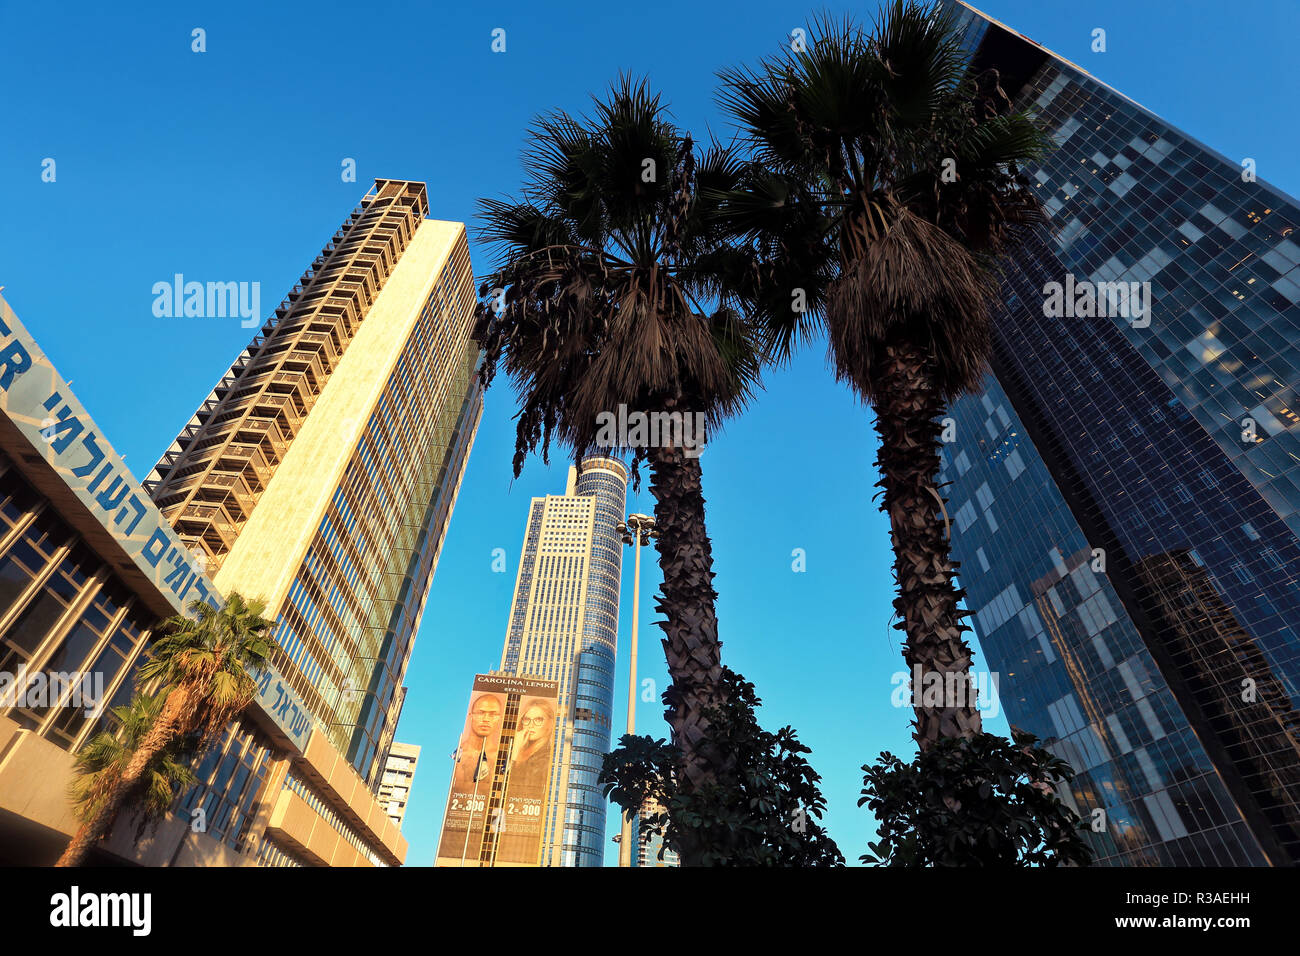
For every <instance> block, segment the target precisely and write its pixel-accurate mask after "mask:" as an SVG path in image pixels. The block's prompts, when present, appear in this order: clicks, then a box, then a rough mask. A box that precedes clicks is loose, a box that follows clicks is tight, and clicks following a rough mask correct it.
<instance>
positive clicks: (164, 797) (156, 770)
mask: <svg viewBox="0 0 1300 956" xmlns="http://www.w3.org/2000/svg"><path fill="white" fill-rule="evenodd" d="M162 705H163V698H162V697H160V696H152V697H151V696H149V695H147V694H136V695H135V696H134V697H132V698H131V700H130V701H129V702H128V703H127V704H125V705H123V706H121V707H114V708H113V710H112V712H111V713H112V715H113V716H114V717H115V718H116V719H117V724H118V726H117V729H116V731H115V732H114V731H108V730H103V731H100V732H99V733H98V734H96V735H95V736H94V737H92V738H91V739H90V740H89V741H88V742H87V743H86V746H85V747H83V748H82V749H81V751H80V752H79V753H78V754H77V759H76V763H75V767H76V774H77V776H76V778H75V779H74V780H73V782H72V785H71V787H70V788H69V795H70V796H71V798H72V803H73V807H74V809H75V811H76V814H77V816H78V817H79V818H80V819H81V820H92V819H95V818H96V817H97V816H98V815H99V814H100V812H101V811H102V810H103V809H104V806H105V805H106V803H107V801H108V800H109V799H110V798H111V797H112V796H113V794H114V793H115V792H116V791H117V789H118V784H119V783H120V782H121V780H122V776H123V774H124V772H125V771H126V768H127V765H128V764H130V763H131V759H132V758H133V757H134V756H135V754H136V753H137V752H138V751H139V749H140V745H141V743H142V742H143V741H144V739H145V737H146V736H147V735H148V732H149V729H150V728H151V727H152V726H153V724H154V721H156V720H157V719H158V715H159V713H160V712H161V711H162ZM192 743H193V741H192V740H188V739H186V738H183V737H177V738H175V739H174V740H173V741H172V743H171V744H169V745H168V746H166V747H164V748H163V749H161V750H159V751H157V752H156V753H155V754H154V755H153V757H152V758H151V759H150V760H149V762H148V764H147V765H146V766H145V770H144V774H143V775H142V777H141V780H140V783H139V784H138V786H137V793H138V794H139V795H140V797H141V799H140V801H139V810H140V830H139V833H143V832H144V828H145V827H146V826H148V825H149V824H150V823H154V822H156V821H157V820H159V819H161V818H162V816H163V815H164V814H165V813H166V812H167V810H168V808H169V807H170V806H171V804H172V801H173V800H175V798H176V794H177V792H179V790H180V789H181V788H184V787H187V786H189V785H190V784H192V783H194V780H195V777H194V771H193V770H191V769H190V763H191V762H192V757H193V755H192V753H190V752H189V745H190V744H192Z"/></svg>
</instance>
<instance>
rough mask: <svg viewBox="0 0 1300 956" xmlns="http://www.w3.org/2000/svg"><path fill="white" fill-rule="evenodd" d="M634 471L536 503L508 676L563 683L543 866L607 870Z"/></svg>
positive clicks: (594, 465) (579, 484)
mask: <svg viewBox="0 0 1300 956" xmlns="http://www.w3.org/2000/svg"><path fill="white" fill-rule="evenodd" d="M627 479H628V473H627V468H626V467H625V466H624V465H623V463H622V462H620V461H618V460H617V459H613V458H606V457H602V456H595V457H591V458H587V459H584V460H583V462H582V468H581V471H580V472H579V471H578V470H577V469H574V468H570V469H569V481H568V487H567V488H566V489H565V493H564V494H563V495H547V496H546V497H545V498H534V499H533V500H532V504H531V507H530V509H529V516H528V527H527V530H526V531H525V534H524V547H523V553H522V555H521V557H520V561H519V574H518V577H517V579H516V582H515V596H514V600H513V602H512V604H511V608H510V622H509V625H508V627H507V631H506V640H505V649H504V651H503V653H502V657H501V672H502V673H505V674H513V675H517V676H521V677H522V676H527V677H541V678H546V679H548V680H554V681H557V682H559V685H560V691H559V700H558V704H557V711H556V729H555V747H554V750H553V753H554V760H553V764H552V767H551V779H550V784H549V791H548V794H549V796H548V799H547V801H546V819H545V820H544V823H543V829H542V849H541V860H540V863H541V865H542V866H601V865H602V864H603V862H604V855H605V843H606V840H605V814H606V808H607V806H608V803H607V801H606V800H605V798H604V796H603V794H602V793H601V788H600V787H599V786H598V785H597V782H596V781H597V778H598V777H599V775H600V768H601V763H602V761H603V760H604V756H605V754H606V753H608V752H609V748H610V734H611V731H612V729H613V711H614V659H615V651H616V649H617V645H618V594H619V580H620V574H621V570H622V566H623V565H622V562H623V550H622V539H621V536H620V535H619V533H618V530H617V526H618V523H619V522H620V521H622V520H623V514H624V508H625V506H626V504H627Z"/></svg>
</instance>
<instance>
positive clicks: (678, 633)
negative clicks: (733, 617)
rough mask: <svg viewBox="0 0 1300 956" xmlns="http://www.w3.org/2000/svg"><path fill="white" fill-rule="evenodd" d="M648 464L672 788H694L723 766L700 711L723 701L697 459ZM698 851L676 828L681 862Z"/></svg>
mask: <svg viewBox="0 0 1300 956" xmlns="http://www.w3.org/2000/svg"><path fill="white" fill-rule="evenodd" d="M650 468H651V476H650V492H651V494H652V495H654V498H655V528H656V529H657V530H658V532H659V537H658V538H657V539H656V541H655V548H656V550H657V551H658V552H659V567H660V568H661V569H662V570H663V578H664V580H663V587H662V590H661V593H660V597H659V598H658V600H657V603H656V608H657V610H658V611H659V612H660V613H661V614H663V615H664V617H665V620H663V621H660V622H658V623H659V626H660V627H661V628H663V631H664V639H663V646H664V656H665V657H666V658H667V662H668V673H669V676H670V677H671V678H672V686H671V687H670V688H669V689H668V693H667V695H666V698H667V702H668V714H667V719H668V723H669V725H670V726H671V727H672V731H673V742H674V743H675V744H676V745H677V747H678V748H679V749H680V750H681V754H682V757H681V766H680V767H679V768H678V779H677V787H678V790H679V792H681V793H683V794H692V793H695V792H697V791H699V790H700V789H701V788H702V787H705V786H707V785H709V784H710V783H713V782H716V781H717V779H718V778H719V777H720V776H722V775H723V774H724V773H725V772H726V769H727V765H728V760H727V755H725V754H722V753H719V752H717V751H716V748H715V747H714V745H713V743H712V738H711V735H710V733H709V721H708V719H707V717H706V716H705V713H704V711H705V709H706V708H708V707H716V706H718V705H719V704H721V703H722V701H721V698H720V685H721V680H722V654H721V646H722V645H721V642H720V641H719V640H718V618H717V612H716V610H715V608H714V602H715V601H716V599H717V592H716V591H714V589H713V549H712V546H711V545H710V543H709V536H708V534H707V533H706V531H705V527H704V490H703V487H702V485H701V483H700V461H699V459H698V458H688V457H686V455H685V454H684V453H683V450H682V449H680V448H653V449H651V450H650ZM701 850H702V847H701V846H700V841H699V839H698V837H697V836H696V835H695V834H692V833H689V832H682V833H681V834H680V838H679V845H678V847H677V851H678V855H679V856H680V858H681V862H682V864H683V865H684V866H694V865H698V863H697V861H698V860H699V858H700V854H701Z"/></svg>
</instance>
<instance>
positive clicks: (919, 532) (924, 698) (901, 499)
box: [876, 338, 981, 750]
mask: <svg viewBox="0 0 1300 956" xmlns="http://www.w3.org/2000/svg"><path fill="white" fill-rule="evenodd" d="M879 364H880V370H879V371H880V380H879V383H878V384H879V387H878V388H877V389H876V393H877V394H878V395H879V396H880V398H879V400H878V401H877V402H876V432H877V434H878V435H879V436H880V454H879V457H878V458H877V459H876V465H877V466H878V467H879V468H880V473H881V476H882V478H881V481H880V487H882V488H884V491H885V494H884V503H883V504H882V505H881V510H882V511H884V512H885V513H886V514H888V515H889V525H890V529H891V537H892V541H893V546H894V578H895V581H896V583H897V586H898V596H897V597H896V598H895V599H894V609H895V610H896V611H897V612H898V615H899V617H900V618H902V621H901V622H900V623H898V624H896V625H894V626H895V627H896V628H897V629H899V630H902V631H904V632H905V633H906V635H907V642H906V644H904V647H903V659H904V660H906V661H907V666H908V671H909V675H910V676H911V678H912V680H913V688H912V693H913V703H914V707H915V710H916V722H915V726H916V733H915V734H914V736H915V738H916V741H917V744H918V745H919V746H920V748H921V749H922V750H926V749H928V748H929V747H931V746H932V745H934V744H935V743H937V742H938V741H939V740H940V739H942V738H946V737H964V738H968V739H969V738H972V737H974V736H975V735H976V734H978V733H980V732H981V723H980V713H979V710H978V709H977V707H976V701H975V690H974V685H973V684H972V683H971V681H970V668H971V656H972V654H971V648H970V645H968V644H967V643H966V642H965V641H964V640H963V639H962V633H963V632H964V631H969V630H970V628H969V627H967V626H966V625H964V624H962V623H961V621H962V618H964V617H966V616H968V615H967V612H966V611H963V610H962V609H961V599H962V598H963V597H964V596H965V591H963V590H962V589H961V588H958V587H956V586H955V585H954V584H953V577H954V575H955V574H956V566H955V565H954V564H953V563H952V559H951V552H950V543H949V540H948V530H947V527H946V521H945V519H944V517H943V516H942V514H941V501H942V499H941V498H940V496H939V490H938V488H937V487H936V483H935V479H936V477H937V476H938V474H939V453H938V448H939V434H940V431H941V425H940V424H939V422H938V418H939V416H940V415H941V414H942V413H943V411H944V403H943V401H942V399H941V398H940V396H939V394H938V392H937V390H936V389H935V385H934V379H933V377H932V375H931V373H930V366H929V363H928V362H927V360H926V357H925V355H924V354H923V353H922V351H921V350H920V349H919V348H918V347H917V346H916V345H914V344H913V343H911V342H908V341H904V340H902V339H901V338H900V340H898V341H896V342H894V343H893V344H890V345H887V346H886V347H885V357H884V359H883V361H881V362H880V363H879ZM918 667H919V671H918V669H917V668H918ZM918 673H919V676H920V678H921V682H920V685H919V686H918V685H917V683H916V678H917V675H918ZM930 675H934V676H930ZM939 689H941V691H940V690H939Z"/></svg>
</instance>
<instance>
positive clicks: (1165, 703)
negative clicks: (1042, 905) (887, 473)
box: [941, 2, 1300, 866]
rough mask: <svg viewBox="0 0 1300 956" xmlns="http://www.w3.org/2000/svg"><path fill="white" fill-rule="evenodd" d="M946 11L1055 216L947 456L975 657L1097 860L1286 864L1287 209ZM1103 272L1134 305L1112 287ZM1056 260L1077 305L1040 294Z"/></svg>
mask: <svg viewBox="0 0 1300 956" xmlns="http://www.w3.org/2000/svg"><path fill="white" fill-rule="evenodd" d="M948 7H949V8H950V9H952V10H953V11H955V12H956V14H957V16H958V18H959V20H958V22H959V26H960V28H961V30H962V35H963V38H964V43H965V45H966V47H967V49H968V50H969V51H971V53H972V55H973V60H972V62H973V66H974V68H975V69H976V70H977V71H983V70H986V69H988V68H996V69H997V70H998V75H999V78H1000V83H1001V86H1002V88H1003V89H1004V90H1005V91H1006V92H1007V93H1008V95H1009V96H1010V97H1011V99H1012V100H1013V102H1015V103H1016V105H1017V106H1020V107H1024V108H1029V109H1031V110H1033V111H1034V112H1035V113H1036V114H1037V115H1038V117H1039V119H1040V121H1041V122H1042V123H1043V124H1044V125H1045V127H1046V128H1047V130H1048V132H1049V133H1050V135H1051V136H1052V137H1053V140H1054V142H1055V144H1056V147H1057V148H1056V150H1055V151H1054V152H1053V153H1051V154H1050V155H1049V156H1048V157H1046V158H1045V159H1044V160H1042V161H1041V162H1039V163H1036V164H1033V165H1031V166H1029V167H1027V168H1026V169H1025V170H1024V171H1023V172H1024V173H1025V174H1026V176H1028V177H1029V181H1030V182H1031V183H1032V184H1035V185H1036V188H1037V189H1038V190H1039V191H1040V194H1041V196H1042V199H1043V202H1044V204H1045V206H1046V209H1047V212H1048V213H1049V215H1050V217H1051V229H1050V230H1044V231H1042V232H1041V233H1040V234H1038V235H1036V236H1035V237H1034V238H1033V239H1032V240H1031V241H1030V242H1029V243H1028V244H1027V245H1026V247H1025V249H1024V250H1022V252H1021V253H1019V254H1018V255H1017V257H1016V259H1015V261H1014V262H1013V263H1012V264H1011V267H1010V268H1008V269H1007V270H1006V271H1005V275H1004V278H1003V283H1002V295H1001V298H1002V305H1001V307H1000V308H999V309H998V310H997V312H996V315H995V323H994V354H993V363H992V374H990V375H989V376H988V378H987V379H986V381H985V385H984V389H983V391H982V393H981V394H980V395H978V396H974V397H970V398H964V399H961V400H959V401H958V402H956V403H955V404H954V405H953V407H952V408H951V410H950V415H951V418H952V419H953V422H952V424H953V426H954V429H953V431H954V434H955V438H956V440H955V441H953V442H950V443H948V444H946V445H945V447H944V450H943V454H942V462H943V472H942V475H941V480H943V481H945V482H951V486H950V487H949V488H948V491H947V493H948V499H949V504H948V511H949V513H950V514H951V515H952V520H953V545H954V548H953V550H954V556H955V557H956V559H957V560H959V562H960V565H961V576H962V584H963V586H964V587H965V588H966V590H967V593H968V602H969V606H970V608H971V610H972V612H973V615H974V616H973V625H974V628H975V632H976V635H977V637H978V641H979V646H980V650H981V651H982V652H983V661H982V662H981V663H982V665H983V667H985V668H987V669H988V670H991V671H993V672H995V673H997V674H998V675H999V682H998V685H999V693H1000V699H1001V703H1002V706H1003V707H1004V708H1005V711H1006V714H1007V717H1008V720H1009V721H1010V723H1011V724H1012V725H1013V726H1016V727H1019V728H1021V729H1024V730H1028V731H1031V732H1033V733H1034V734H1036V735H1037V736H1038V737H1039V738H1041V739H1043V740H1045V741H1046V742H1047V746H1048V747H1049V748H1050V749H1052V750H1053V751H1054V752H1056V753H1058V754H1059V755H1060V756H1062V757H1064V758H1065V759H1067V760H1068V761H1069V762H1070V763H1071V765H1072V766H1073V767H1074V768H1075V769H1076V770H1077V771H1078V776H1077V777H1076V778H1075V780H1074V781H1073V783H1072V784H1071V785H1070V786H1069V787H1068V788H1065V789H1064V790H1063V792H1062V796H1063V798H1064V799H1065V800H1066V802H1067V803H1069V804H1070V805H1072V806H1073V807H1074V808H1075V809H1076V810H1077V811H1078V812H1079V813H1080V815H1081V816H1082V817H1083V818H1084V819H1085V820H1088V821H1089V822H1090V823H1091V824H1092V828H1091V830H1090V832H1089V833H1088V839H1089V840H1090V841H1091V843H1092V845H1093V849H1094V850H1095V852H1096V853H1097V856H1098V861H1099V862H1100V863H1103V864H1110V865H1166V866H1167V865H1189V866H1216V865H1294V864H1296V863H1297V862H1300V709H1298V708H1300V623H1298V622H1300V542H1298V541H1297V532H1298V531H1300V513H1298V506H1300V415H1297V413H1296V411H1295V409H1296V403H1297V398H1298V397H1297V396H1296V394H1295V388H1296V386H1297V383H1300V245H1297V240H1298V239H1300V237H1297V235H1296V233H1295V229H1296V227H1297V225H1300V209H1298V208H1297V205H1296V202H1295V201H1294V200H1293V199H1291V198H1290V197H1288V196H1286V195H1285V194H1283V193H1281V192H1280V191H1278V190H1277V189H1275V188H1273V187H1271V186H1269V185H1268V184H1266V183H1264V182H1262V181H1258V180H1256V179H1255V178H1254V176H1253V172H1252V171H1251V170H1250V169H1249V168H1248V167H1247V166H1243V164H1241V163H1239V162H1237V161H1234V160H1230V159H1227V158H1225V157H1223V156H1221V155H1219V154H1217V153H1215V152H1214V151H1212V150H1210V149H1209V148H1208V147H1206V146H1204V145H1202V144H1200V143H1198V142H1196V141H1195V140H1193V139H1191V138H1190V137H1189V136H1187V134H1185V133H1183V132H1182V131H1180V130H1178V129H1176V128H1174V127H1172V126H1170V125H1169V124H1168V123H1166V122H1164V121H1163V120H1161V119H1159V118H1158V117H1156V116H1154V115H1153V114H1151V113H1150V112H1149V111H1147V110H1145V109H1143V108H1142V107H1141V106H1139V105H1138V104H1136V103H1134V102H1133V101H1132V100H1129V99H1128V98H1127V97H1124V96H1123V95H1122V94H1120V93H1118V92H1116V91H1115V90H1113V89H1111V88H1110V87H1107V86H1105V85H1104V84H1102V83H1100V82H1099V81H1097V80H1096V79H1095V78H1093V77H1091V76H1090V75H1088V74H1087V73H1086V72H1084V71H1083V70H1081V69H1080V68H1078V67H1077V66H1075V65H1073V64H1070V63H1068V62H1066V61H1064V60H1062V59H1060V58H1059V57H1056V56H1055V55H1054V54H1052V53H1050V51H1047V50H1045V49H1043V48H1042V47H1040V46H1038V45H1037V44H1035V43H1033V42H1032V41H1030V40H1028V39H1026V38H1024V37H1022V36H1020V35H1019V34H1017V33H1015V32H1014V31H1012V30H1010V29H1008V28H1006V27H1004V26H1002V25H1001V24H998V23H996V22H994V21H992V20H990V19H988V18H987V17H985V16H983V15H982V14H979V13H978V12H976V11H974V10H973V9H971V8H969V7H967V6H966V5H965V4H960V3H956V2H951V3H949V4H948ZM1121 282H1122V283H1136V284H1137V285H1136V286H1129V288H1134V289H1135V290H1137V289H1140V290H1142V291H1141V293H1140V296H1141V298H1142V299H1145V303H1146V306H1145V307H1144V308H1143V307H1139V308H1130V309H1128V310H1125V309H1124V308H1122V307H1121V308H1118V309H1117V308H1116V307H1115V305H1116V303H1115V301H1114V299H1113V297H1110V293H1106V292H1105V291H1104V290H1105V289H1106V288H1107V287H1106V286H1104V285H1103V283H1121ZM1053 283H1056V284H1059V285H1062V286H1069V287H1072V288H1076V289H1079V290H1082V291H1080V292H1079V298H1078V300H1077V307H1072V308H1071V310H1070V311H1069V312H1068V313H1066V314H1064V315H1063V314H1061V313H1060V312H1059V311H1056V312H1053V310H1052V309H1050V308H1046V307H1045V306H1046V305H1047V302H1048V298H1049V290H1050V289H1051V288H1052V284H1053ZM1144 283H1145V284H1146V285H1143V284H1144ZM1112 288H1113V287H1112ZM1048 312H1052V314H1051V315H1049V314H1047V313H1048ZM977 666H979V665H978V664H977Z"/></svg>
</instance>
